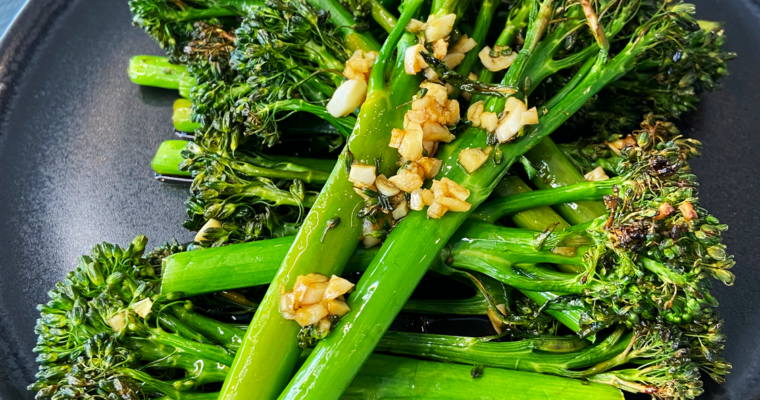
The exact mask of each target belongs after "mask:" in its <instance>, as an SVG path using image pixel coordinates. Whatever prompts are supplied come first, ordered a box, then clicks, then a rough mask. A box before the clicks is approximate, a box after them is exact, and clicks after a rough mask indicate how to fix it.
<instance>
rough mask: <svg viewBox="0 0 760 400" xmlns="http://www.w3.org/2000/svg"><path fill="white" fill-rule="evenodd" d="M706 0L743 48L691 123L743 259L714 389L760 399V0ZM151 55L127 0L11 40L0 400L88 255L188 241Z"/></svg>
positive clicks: (724, 293) (5, 63)
mask: <svg viewBox="0 0 760 400" xmlns="http://www.w3.org/2000/svg"><path fill="white" fill-rule="evenodd" d="M12 1H16V0H12ZM0 2H3V3H4V4H5V1H3V0H0ZM695 2H696V3H697V4H698V7H699V8H698V9H699V17H701V18H705V19H711V20H723V21H728V22H729V24H728V28H727V33H728V35H729V42H728V48H729V49H730V50H733V51H736V52H738V53H739V55H740V57H739V59H738V60H736V61H734V62H733V63H732V64H731V65H730V70H731V74H732V75H731V76H730V77H729V78H727V79H726V80H725V89H724V90H723V91H722V92H720V93H717V94H714V95H712V96H710V97H709V98H708V99H707V100H706V101H704V102H703V103H702V105H701V106H700V110H699V113H698V114H697V115H696V116H695V117H694V118H692V120H691V121H690V123H689V126H692V127H693V132H690V134H691V135H692V136H693V137H696V138H698V139H700V140H702V141H703V143H704V144H705V154H704V156H703V157H702V158H701V159H699V160H697V161H695V162H694V169H695V171H696V173H697V175H698V176H699V178H700V182H701V184H702V201H703V204H704V205H705V206H706V207H707V208H708V209H710V210H712V212H713V214H715V215H716V216H718V217H719V218H720V219H721V221H722V222H725V223H727V224H729V226H730V227H731V228H730V230H729V231H728V232H727V234H726V235H725V238H726V242H727V244H728V246H729V248H730V250H731V251H732V252H733V253H735V254H736V259H737V266H736V270H735V272H736V275H737V282H736V284H735V286H734V287H732V288H725V287H717V286H716V288H715V292H716V294H717V297H718V298H719V299H720V300H721V310H722V312H723V314H724V316H725V319H726V331H727V333H728V335H729V342H728V344H727V346H726V354H725V356H726V357H727V358H728V359H729V360H730V361H731V362H733V364H734V370H733V372H732V374H731V375H730V376H729V378H728V383H727V384H726V385H725V386H724V387H722V388H717V387H715V386H714V385H709V387H708V394H707V395H705V396H704V397H703V398H704V399H721V400H724V399H730V400H734V399H737V400H738V399H760V334H758V330H760V290H758V289H757V286H755V284H756V282H760V272H759V271H758V269H757V268H756V266H757V265H758V262H759V261H760V257H759V256H758V251H757V247H758V246H760V235H759V234H758V232H760V231H758V229H757V227H758V226H760V212H759V211H758V202H757V201H756V199H757V198H758V195H759V194H760V174H758V169H759V168H758V167H760V161H758V157H757V155H756V153H755V152H756V151H758V150H759V149H760V136H758V135H757V134H756V131H757V130H758V127H760V112H758V111H757V110H758V108H760V74H759V73H758V66H760V1H758V0H712V1H708V0H702V1H696V0H695ZM0 32H1V29H0ZM140 53H154V54H159V53H160V51H159V49H158V48H157V47H156V45H155V44H154V43H152V41H151V40H150V39H149V38H148V37H147V36H145V35H144V34H143V33H142V32H141V31H139V30H138V29H137V28H133V27H132V26H131V25H130V15H129V11H128V9H127V6H126V1H125V0H74V1H64V0H32V1H31V3H30V4H29V5H27V7H25V8H24V10H23V12H22V13H21V15H20V16H19V17H18V18H17V20H16V21H15V22H14V24H13V25H12V26H11V28H10V29H9V30H8V32H7V34H6V35H5V37H4V38H3V40H2V41H1V42H0V117H1V118H2V119H1V120H0V122H2V124H1V125H0V399H4V400H11V399H13V400H15V399H31V398H32V397H33V396H32V394H31V393H28V392H27V391H26V390H25V387H26V385H27V384H29V383H30V382H31V381H32V380H33V376H34V373H35V371H36V368H37V366H36V364H35V362H34V355H33V353H32V352H31V348H32V347H34V344H35V335H34V333H33V327H34V321H35V319H36V318H37V312H36V310H35V309H34V306H35V305H36V304H37V303H40V302H44V301H45V299H46V298H45V293H46V291H47V290H48V288H50V287H51V285H53V284H54V283H55V282H56V281H57V280H59V279H60V278H61V277H63V275H64V274H65V273H66V272H67V271H69V270H70V269H71V268H72V267H73V266H74V265H75V262H76V259H77V257H78V256H79V255H80V254H83V253H85V252H87V251H88V250H89V248H90V247H91V245H92V244H94V243H96V242H99V241H103V240H105V241H109V242H116V243H127V242H129V240H130V239H132V238H133V237H134V236H135V235H136V234H138V233H145V234H147V236H148V237H149V238H150V239H151V244H152V245H157V244H158V243H160V242H162V241H165V240H168V239H171V238H173V237H177V238H178V239H180V240H187V239H189V238H190V235H189V234H187V233H186V232H184V231H183V229H182V228H181V226H180V223H181V222H182V220H183V211H182V210H183V209H182V205H181V203H182V201H183V200H184V197H185V188H184V187H181V186H170V185H161V184H158V183H156V182H154V181H153V180H152V178H151V172H150V170H149V167H148V164H149V162H150V159H151V156H152V155H153V152H154V150H155V149H156V148H157V147H158V145H159V143H161V141H163V140H166V139H169V138H170V137H171V132H170V125H169V118H170V116H171V104H172V102H173V100H174V98H175V95H174V94H173V93H171V92H169V91H163V90H158V89H146V88H139V87H137V86H134V85H132V84H131V83H130V82H129V79H127V77H126V74H125V69H126V63H127V60H128V59H129V57H130V56H131V55H134V54H140ZM431 322H433V324H434V323H435V322H434V321H431ZM441 323H442V324H443V325H445V323H444V322H441ZM431 326H433V325H432V324H431ZM472 327H473V328H474V326H472ZM441 329H443V330H445V329H446V327H445V326H442V328H441Z"/></svg>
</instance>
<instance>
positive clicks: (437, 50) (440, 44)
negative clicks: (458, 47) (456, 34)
mask: <svg viewBox="0 0 760 400" xmlns="http://www.w3.org/2000/svg"><path fill="white" fill-rule="evenodd" d="M448 50H449V44H448V43H446V39H438V40H436V41H435V42H433V57H435V58H437V59H439V60H443V57H446V54H447V53H448Z"/></svg>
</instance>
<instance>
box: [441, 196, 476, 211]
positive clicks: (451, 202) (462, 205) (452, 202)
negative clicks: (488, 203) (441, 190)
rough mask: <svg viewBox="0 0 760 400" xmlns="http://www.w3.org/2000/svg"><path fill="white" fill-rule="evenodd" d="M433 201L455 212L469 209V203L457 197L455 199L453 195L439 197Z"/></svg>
mask: <svg viewBox="0 0 760 400" xmlns="http://www.w3.org/2000/svg"><path fill="white" fill-rule="evenodd" d="M435 202H437V203H439V204H440V205H442V206H444V207H446V209H447V210H449V211H455V212H465V211H469V210H470V207H471V205H470V203H468V202H466V201H462V200H459V199H455V198H453V197H447V196H443V197H439V198H437V199H435Z"/></svg>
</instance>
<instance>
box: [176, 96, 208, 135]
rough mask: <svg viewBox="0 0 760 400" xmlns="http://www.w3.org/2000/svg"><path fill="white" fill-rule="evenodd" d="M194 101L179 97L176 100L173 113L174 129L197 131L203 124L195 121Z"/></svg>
mask: <svg viewBox="0 0 760 400" xmlns="http://www.w3.org/2000/svg"><path fill="white" fill-rule="evenodd" d="M192 113H193V102H192V101H190V100H189V99H177V100H176V101H175V102H174V112H173V113H172V124H173V125H174V129H176V130H178V131H180V132H195V130H196V129H198V128H200V127H201V124H199V123H197V122H193V119H192V118H193V117H192Z"/></svg>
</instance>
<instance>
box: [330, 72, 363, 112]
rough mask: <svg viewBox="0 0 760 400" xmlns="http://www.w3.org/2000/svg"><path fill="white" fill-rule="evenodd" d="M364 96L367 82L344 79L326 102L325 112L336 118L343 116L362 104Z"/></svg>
mask: <svg viewBox="0 0 760 400" xmlns="http://www.w3.org/2000/svg"><path fill="white" fill-rule="evenodd" d="M366 97H367V82H364V81H363V80H353V79H350V80H347V81H344V82H343V83H341V84H340V86H339V87H338V89H336V90H335V93H334V94H333V96H332V98H331V99H330V101H329V102H328V103H327V107H326V108H327V112H329V113H330V115H332V116H333V117H336V118H339V117H345V116H346V115H348V114H351V113H352V112H354V110H355V109H356V107H359V106H360V105H362V103H364V99H365V98H366Z"/></svg>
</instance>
